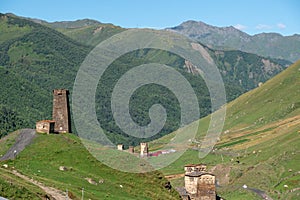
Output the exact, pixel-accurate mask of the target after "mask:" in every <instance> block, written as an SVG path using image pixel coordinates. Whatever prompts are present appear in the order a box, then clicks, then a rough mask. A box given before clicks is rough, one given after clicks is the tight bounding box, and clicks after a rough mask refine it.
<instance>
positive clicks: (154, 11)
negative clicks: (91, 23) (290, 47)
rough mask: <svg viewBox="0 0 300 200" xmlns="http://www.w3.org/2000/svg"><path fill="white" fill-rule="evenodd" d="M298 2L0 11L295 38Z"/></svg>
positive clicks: (33, 5) (152, 1)
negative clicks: (190, 24)
mask: <svg viewBox="0 0 300 200" xmlns="http://www.w3.org/2000/svg"><path fill="white" fill-rule="evenodd" d="M299 9H300V1H299V0H206V1H203V0H181V1H179V0H148V1H144V0H104V1H102V0H84V1H83V0H1V2H0V12H2V13H7V12H11V13H14V14H16V15H19V16H24V17H31V18H39V19H43V20H46V21H50V22H53V21H68V20H76V19H83V18H90V19H95V20H98V21H100V22H104V23H113V24H115V25H119V26H122V27H126V28H137V27H138V28H144V27H149V28H166V27H173V26H176V25H179V24H180V23H182V22H183V21H187V20H196V21H203V22H205V23H208V24H210V25H214V26H235V27H236V28H239V29H241V30H242V31H244V32H247V33H248V34H251V35H253V34H256V33H261V32H277V33H281V34H283V35H292V34H295V33H298V34H300V14H299V13H300V12H299Z"/></svg>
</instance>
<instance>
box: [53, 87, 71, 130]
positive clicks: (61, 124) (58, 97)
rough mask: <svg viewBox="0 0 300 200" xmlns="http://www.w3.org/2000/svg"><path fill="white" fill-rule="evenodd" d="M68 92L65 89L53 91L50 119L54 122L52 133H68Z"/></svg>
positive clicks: (69, 128) (69, 127)
mask: <svg viewBox="0 0 300 200" xmlns="http://www.w3.org/2000/svg"><path fill="white" fill-rule="evenodd" d="M68 95H69V91H68V90H65V89H55V90H53V112H52V119H53V120H54V121H55V126H54V131H55V132H57V133H70V132H71V126H70V107H69V98H68Z"/></svg>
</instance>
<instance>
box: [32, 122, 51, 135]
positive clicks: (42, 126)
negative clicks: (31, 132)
mask: <svg viewBox="0 0 300 200" xmlns="http://www.w3.org/2000/svg"><path fill="white" fill-rule="evenodd" d="M54 127H55V121H53V120H42V121H38V122H36V132H37V133H48V134H50V133H54Z"/></svg>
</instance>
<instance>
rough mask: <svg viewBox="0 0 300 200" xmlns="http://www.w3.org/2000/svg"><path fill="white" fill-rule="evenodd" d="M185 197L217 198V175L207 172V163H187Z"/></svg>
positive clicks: (202, 199) (195, 199)
mask: <svg viewBox="0 0 300 200" xmlns="http://www.w3.org/2000/svg"><path fill="white" fill-rule="evenodd" d="M184 169H185V176H184V185H185V191H184V192H183V193H182V197H183V199H190V200H216V197H217V195H216V185H215V183H216V181H215V175H213V174H211V173H208V172H206V165H203V164H196V165H186V166H185V167H184Z"/></svg>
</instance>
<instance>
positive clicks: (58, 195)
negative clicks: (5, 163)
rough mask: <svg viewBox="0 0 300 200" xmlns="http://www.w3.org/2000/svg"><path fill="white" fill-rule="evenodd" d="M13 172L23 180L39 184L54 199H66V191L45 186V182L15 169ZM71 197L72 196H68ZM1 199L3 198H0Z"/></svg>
mask: <svg viewBox="0 0 300 200" xmlns="http://www.w3.org/2000/svg"><path fill="white" fill-rule="evenodd" d="M11 173H13V174H14V175H15V176H18V177H20V178H22V179H23V180H25V181H27V182H30V183H32V184H34V185H36V186H38V187H39V188H41V189H42V190H44V191H45V193H46V194H48V195H49V196H51V197H52V199H55V200H65V199H66V194H64V192H62V191H60V190H58V189H55V188H53V187H48V186H45V185H44V184H42V183H40V182H38V181H36V180H33V179H31V178H29V177H27V176H25V175H23V174H21V173H19V172H17V171H16V170H13V171H11ZM68 199H70V198H68ZM0 200H1V199H0Z"/></svg>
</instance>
